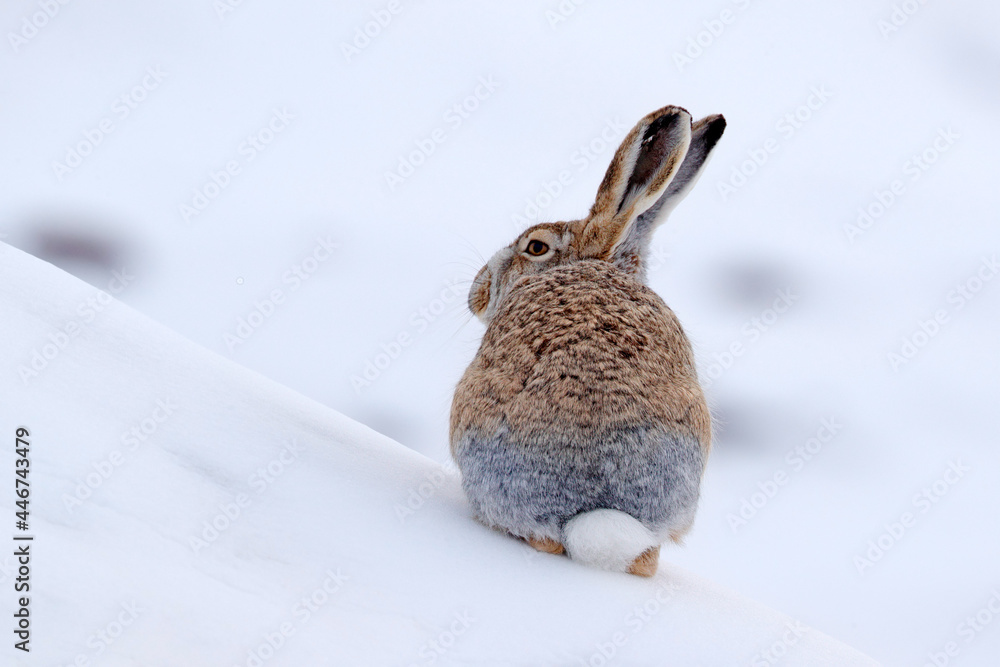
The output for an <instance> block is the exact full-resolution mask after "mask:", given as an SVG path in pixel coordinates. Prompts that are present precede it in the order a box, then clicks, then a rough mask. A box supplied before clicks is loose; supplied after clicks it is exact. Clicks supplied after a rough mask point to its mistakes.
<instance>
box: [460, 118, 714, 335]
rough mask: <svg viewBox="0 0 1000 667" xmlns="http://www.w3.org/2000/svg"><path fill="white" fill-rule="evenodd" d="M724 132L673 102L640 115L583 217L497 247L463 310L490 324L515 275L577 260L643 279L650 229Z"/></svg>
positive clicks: (680, 194)
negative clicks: (607, 265)
mask: <svg viewBox="0 0 1000 667" xmlns="http://www.w3.org/2000/svg"><path fill="white" fill-rule="evenodd" d="M725 129H726V120H725V119H724V118H723V117H722V116H718V115H716V116H708V117H706V118H702V119H701V120H699V121H698V122H696V123H694V124H692V123H691V115H690V114H689V113H688V112H687V111H685V110H684V109H682V108H680V107H675V106H668V107H664V108H662V109H660V110H658V111H654V112H653V113H651V114H649V115H648V116H646V117H645V118H643V119H642V120H640V121H639V123H638V124H637V125H636V126H635V127H634V128H632V131H631V132H629V133H628V135H627V136H626V137H625V140H624V141H622V145H621V146H619V147H618V150H617V151H616V152H615V156H614V158H613V159H612V160H611V165H610V166H609V167H608V171H607V173H606V174H605V175H604V180H603V181H602V182H601V186H600V188H599V189H598V191H597V200H596V201H595V202H594V205H593V207H591V209H590V214H589V215H588V216H587V217H586V218H583V219H582V220H572V221H569V222H545V223H541V224H538V225H535V226H533V227H530V228H528V229H527V230H525V231H524V232H522V233H521V235H520V236H518V237H517V239H515V241H514V242H513V243H511V244H510V245H509V246H507V247H506V248H503V249H501V250H499V251H497V252H496V253H495V254H494V255H493V257H491V258H490V260H489V261H488V262H487V263H486V266H484V267H483V268H482V269H480V270H479V273H478V274H477V275H476V278H475V280H474V281H473V283H472V289H471V290H470V291H469V309H470V310H471V311H472V312H473V314H475V315H476V317H478V318H479V319H480V320H482V321H483V322H485V323H489V321H490V320H491V319H492V318H493V314H494V313H495V312H496V309H497V307H498V306H499V304H500V303H501V302H502V301H503V300H504V298H505V297H506V295H507V293H508V291H509V290H510V287H511V286H512V285H513V284H514V283H515V282H516V281H517V279H518V278H520V277H521V276H525V275H531V274H533V273H539V272H541V271H544V270H546V269H548V268H551V267H553V266H558V265H560V264H568V263H571V262H578V261H580V260H584V259H595V260H602V261H606V262H610V263H612V264H614V265H615V266H617V267H618V268H619V269H621V270H622V271H624V272H626V273H629V274H631V275H633V276H634V277H635V278H636V280H639V281H641V282H642V281H645V266H644V260H645V256H646V252H647V250H648V249H649V241H650V238H651V237H652V235H653V230H654V229H656V227H657V225H659V224H660V223H661V222H663V220H665V219H666V217H667V215H668V214H669V213H670V211H671V210H672V209H673V208H674V206H676V205H677V203H678V202H679V201H680V200H681V199H683V198H684V195H686V194H687V193H688V191H689V190H690V189H691V186H692V185H694V182H695V181H696V180H697V179H698V175H699V174H700V173H701V170H702V167H704V165H705V163H706V162H707V160H708V156H709V154H710V153H711V151H712V149H713V148H714V147H715V144H716V142H717V141H718V140H719V137H721V136H722V132H723V131H724V130H725Z"/></svg>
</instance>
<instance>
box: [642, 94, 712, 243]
mask: <svg viewBox="0 0 1000 667" xmlns="http://www.w3.org/2000/svg"><path fill="white" fill-rule="evenodd" d="M725 131H726V119H725V118H723V117H722V116H721V115H718V114H716V115H714V116H706V117H705V118H702V119H701V120H699V121H698V122H696V123H695V124H694V125H693V126H692V127H691V146H690V147H689V148H688V152H687V155H685V156H684V162H682V163H681V168H680V169H679V170H678V171H677V174H676V175H675V176H674V178H673V180H671V181H670V183H669V184H668V185H667V188H666V190H664V192H663V194H662V195H660V198H659V199H657V200H656V203H654V204H653V205H652V206H650V207H649V208H647V209H646V210H645V211H644V212H643V213H642V214H641V215H639V217H638V219H636V221H635V224H634V225H633V226H632V228H631V229H630V230H629V236H630V237H632V238H634V240H635V241H636V242H637V244H638V245H637V247H638V248H639V249H640V250H645V249H646V247H647V246H648V245H649V239H650V237H652V235H653V231H654V230H655V229H656V228H657V227H658V226H659V225H660V224H661V223H662V222H663V221H664V220H666V219H667V216H668V215H670V212H671V211H673V210H674V207H675V206H677V204H679V203H680V201H681V200H682V199H684V197H686V196H687V193H688V192H690V191H691V188H693V187H694V184H695V182H697V180H698V177H699V176H701V172H702V169H703V168H704V167H705V165H706V164H708V156H709V155H711V154H712V149H713V148H715V144H716V143H718V141H719V139H720V138H721V137H722V133H723V132H725Z"/></svg>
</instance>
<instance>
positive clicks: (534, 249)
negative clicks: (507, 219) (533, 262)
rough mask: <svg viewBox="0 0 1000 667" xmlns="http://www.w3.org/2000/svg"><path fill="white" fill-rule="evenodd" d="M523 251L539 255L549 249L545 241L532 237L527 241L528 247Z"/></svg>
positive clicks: (535, 255)
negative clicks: (532, 238)
mask: <svg viewBox="0 0 1000 667" xmlns="http://www.w3.org/2000/svg"><path fill="white" fill-rule="evenodd" d="M525 251H526V252H527V253H528V254H529V255H532V256H534V257H541V256H542V255H544V254H545V253H547V252H548V251H549V246H548V244H547V243H543V242H542V241H539V240H538V239H534V240H532V241H528V247H526V248H525Z"/></svg>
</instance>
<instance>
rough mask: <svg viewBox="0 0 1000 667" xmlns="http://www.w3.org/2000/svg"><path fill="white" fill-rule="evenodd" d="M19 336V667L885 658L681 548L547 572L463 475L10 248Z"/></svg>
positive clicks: (4, 382) (11, 295)
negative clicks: (27, 589) (812, 624)
mask: <svg viewBox="0 0 1000 667" xmlns="http://www.w3.org/2000/svg"><path fill="white" fill-rule="evenodd" d="M0 320H2V321H3V322H4V326H3V329H2V333H0V336H2V347H3V349H4V350H5V355H4V359H3V368H2V372H0V403H2V405H3V406H4V407H3V419H2V424H0V428H2V430H3V433H4V434H5V435H4V437H3V460H4V461H6V465H7V466H9V467H10V469H12V468H13V457H14V454H13V451H12V450H13V442H14V436H13V434H14V431H15V428H17V427H25V428H27V429H28V431H29V432H30V437H29V441H30V448H31V466H30V483H31V488H32V489H33V494H32V496H31V500H30V510H31V519H30V526H31V533H32V534H34V535H35V541H34V543H33V545H32V549H33V553H34V558H33V561H32V574H31V585H32V590H31V593H32V598H31V603H30V608H31V609H32V611H33V615H32V619H33V636H32V643H31V648H32V652H31V654H30V659H29V657H26V656H23V655H19V654H18V653H17V652H15V651H14V650H13V649H11V647H10V646H9V645H5V646H3V647H2V648H0V655H3V656H4V657H3V659H2V662H3V664H18V665H71V664H78V665H86V664H94V665H186V666H194V665H247V666H253V665H261V664H266V665H299V666H304V665H360V664H370V665H390V664H396V665H409V664H432V663H438V664H481V665H493V664H495V665H513V664H553V665H576V664H583V665H599V664H605V663H604V662H603V661H604V660H605V659H606V658H605V656H606V655H607V656H614V658H615V660H616V661H617V662H618V663H619V664H649V665H653V664H685V665H697V664H704V665H723V664H726V665H728V664H749V663H750V662H752V661H753V660H754V659H755V656H757V659H759V658H760V656H761V655H763V654H762V652H763V651H767V650H770V651H773V652H776V653H780V654H782V655H783V656H784V657H783V658H782V661H781V664H803V665H805V664H809V665H867V664H874V661H872V660H870V659H867V658H865V657H864V656H863V655H862V654H860V653H858V652H856V651H855V650H853V649H851V648H848V647H847V646H845V645H843V644H840V643H838V642H836V641H834V640H832V639H830V638H829V637H827V636H825V635H823V634H821V633H819V632H817V631H815V630H812V629H808V628H806V627H805V626H804V625H802V624H800V623H798V622H797V621H793V620H792V619H791V618H789V617H787V616H785V615H782V614H779V613H776V612H774V611H772V610H770V609H768V608H766V607H764V606H762V605H760V604H758V603H755V602H752V601H750V600H747V599H745V598H742V597H740V596H739V595H737V594H735V593H733V592H731V591H729V590H726V589H724V588H722V587H720V586H717V585H714V584H712V583H710V582H707V581H705V580H703V579H701V578H699V577H697V576H695V575H692V574H690V573H688V572H686V571H685V570H683V569H681V568H677V567H673V566H671V565H669V564H668V563H669V560H670V557H671V552H670V551H668V552H666V557H665V558H664V561H665V566H664V567H663V570H662V571H661V572H660V573H659V574H658V576H657V577H655V578H654V579H653V580H641V579H638V578H634V577H629V576H626V575H614V574H608V573H603V572H598V571H594V570H591V569H588V568H585V567H582V566H579V565H576V564H574V563H572V562H570V561H569V560H567V559H565V558H561V557H555V556H547V555H540V554H536V553H535V552H533V551H531V550H530V549H528V548H527V547H525V546H522V545H521V544H520V543H519V542H517V541H515V540H512V539H508V538H506V537H504V536H501V535H499V534H496V533H493V532H491V531H489V530H487V529H485V528H483V527H481V526H479V525H478V524H476V523H474V522H473V521H472V520H471V519H470V518H469V516H468V510H467V507H466V504H465V502H464V500H463V499H462V497H461V493H460V490H459V487H458V483H457V480H456V478H455V477H454V475H453V474H452V473H451V472H450V471H447V470H444V469H442V468H441V467H440V466H438V465H437V464H435V463H434V462H432V461H431V460H429V459H427V458H425V457H424V456H422V455H420V454H417V453H415V452H413V451H412V450H410V449H407V448H406V447H403V446H401V445H399V444H397V443H396V442H393V441H391V440H389V439H388V438H386V437H384V436H381V435H379V434H378V433H375V432H373V431H371V430H370V429H368V428H366V427H364V426H361V425H359V424H357V423H355V422H353V421H351V420H349V419H347V418H345V417H344V416H342V415H340V414H338V413H337V412H335V411H333V410H331V409H329V408H326V407H324V406H322V405H320V404H318V403H315V402H314V401H311V400H309V399H307V398H305V397H303V396H301V395H298V394H296V393H295V392H293V391H291V390H289V389H287V388H285V387H282V386H280V385H278V384H276V383H274V382H272V381H270V380H267V379H266V378H263V377H262V376H260V375H258V374H255V373H253V372H250V371H248V370H246V369H244V368H241V367H240V366H238V365H237V364H235V363H233V362H232V361H229V360H227V359H224V358H222V357H221V356H219V355H217V354H215V353H213V352H209V351H207V350H205V349H204V348H201V347H199V346H197V345H195V344H193V343H191V342H189V341H187V340H186V339H184V338H182V337H181V336H179V335H177V334H175V333H173V332H171V331H170V330H168V329H166V328H164V327H162V326H160V325H158V324H156V323H154V322H152V321H150V320H149V319H147V318H146V317H144V316H142V315H140V314H138V313H136V312H135V311H133V310H131V309H130V308H128V307H127V306H124V305H122V304H121V303H119V302H117V301H113V300H110V299H108V298H102V297H101V296H100V294H99V293H98V292H97V291H96V290H95V289H94V288H92V287H90V286H89V285H86V284H85V283H83V282H81V281H79V280H77V279H76V278H73V277H71V276H69V275H68V274H65V273H63V272H62V271H60V270H59V269H56V268H55V267H52V266H51V265H48V264H46V263H45V262H42V261H40V260H38V259H36V258H33V257H31V256H30V255H27V254H24V253H22V252H21V251H18V250H15V249H13V248H11V247H9V246H6V245H0ZM36 351H37V352H38V354H39V355H40V356H38V357H35V352H36ZM33 362H34V365H32V363H33ZM28 369H30V370H28ZM4 477H6V478H7V479H8V481H9V480H10V477H12V475H10V474H8V475H4ZM2 509H3V516H4V517H5V518H4V521H3V522H4V524H5V525H12V523H13V511H14V509H13V506H12V501H11V494H10V493H9V492H5V493H4V494H3V503H2ZM8 522H9V523H8ZM11 532H12V531H11ZM2 539H8V538H2ZM4 553H9V552H8V551H7V549H4ZM3 566H4V568H5V570H4V573H5V576H4V578H5V579H7V580H10V579H11V577H12V574H11V568H12V567H13V563H12V562H11V558H10V557H9V556H8V557H7V560H6V561H5V562H4V563H3ZM0 590H2V591H3V593H2V594H0V609H2V610H3V611H2V613H3V615H4V617H5V618H10V614H11V613H13V607H12V605H13V598H14V595H13V593H12V592H11V590H10V587H9V586H8V585H4V586H3V587H2V589H0ZM9 643H10V642H9V640H8V641H5V644H9ZM11 657H13V658H14V662H13V663H11V662H10V659H11ZM87 661H90V662H87Z"/></svg>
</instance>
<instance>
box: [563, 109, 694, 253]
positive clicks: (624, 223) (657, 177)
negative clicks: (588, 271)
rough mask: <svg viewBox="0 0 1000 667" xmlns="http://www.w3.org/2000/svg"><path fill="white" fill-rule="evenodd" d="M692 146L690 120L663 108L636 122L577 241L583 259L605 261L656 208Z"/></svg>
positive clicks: (618, 151)
mask: <svg viewBox="0 0 1000 667" xmlns="http://www.w3.org/2000/svg"><path fill="white" fill-rule="evenodd" d="M690 143H691V115H690V114H689V113H688V112H687V111H685V110H684V109H682V108H680V107H674V106H669V107H663V108H662V109H659V110H658V111H654V112H653V113H651V114H649V115H648V116H646V117H645V118H643V119H642V120H640V121H639V122H638V123H637V124H636V126H635V127H634V128H632V131H631V132H629V133H628V135H627V136H626V137H625V140H624V141H622V145H621V146H619V147H618V150H617V151H615V156H614V158H612V160H611V165H610V166H609V167H608V171H607V173H605V174H604V180H603V181H602V182H601V187H600V188H598V190H597V200H596V201H595V202H594V206H593V208H591V209H590V215H589V216H588V217H587V219H586V220H585V221H584V222H585V226H584V228H583V230H582V233H581V237H580V238H579V239H578V243H579V249H580V253H581V255H582V256H583V257H594V258H599V259H607V260H610V259H611V258H612V256H613V255H614V253H615V249H616V247H617V246H618V245H619V244H620V243H621V242H622V241H623V240H624V239H625V238H626V236H627V235H628V233H629V227H631V226H632V223H633V222H635V220H636V218H637V217H639V216H640V215H641V214H643V213H644V212H645V211H646V210H647V209H649V208H650V207H651V206H653V205H654V204H656V203H657V201H658V200H659V199H660V197H661V196H662V195H663V193H664V191H665V190H666V189H667V187H668V186H669V185H670V182H671V180H673V178H674V176H675V175H676V174H677V172H678V171H679V170H680V168H681V165H682V163H683V161H684V156H685V155H686V154H687V152H688V146H689V145H690Z"/></svg>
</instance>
